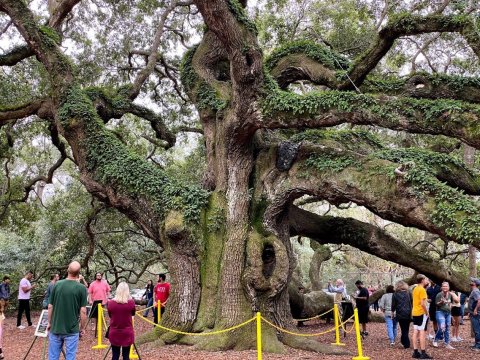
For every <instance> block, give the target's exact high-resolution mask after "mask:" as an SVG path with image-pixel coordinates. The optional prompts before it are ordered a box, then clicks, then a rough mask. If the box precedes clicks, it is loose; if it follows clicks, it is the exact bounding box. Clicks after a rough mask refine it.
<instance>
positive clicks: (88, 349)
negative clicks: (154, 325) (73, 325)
mask: <svg viewBox="0 0 480 360" xmlns="http://www.w3.org/2000/svg"><path fill="white" fill-rule="evenodd" d="M33 319H34V322H36V321H37V320H38V314H35V316H34V317H33ZM306 324H307V326H305V327H303V328H299V330H298V331H299V332H303V333H307V332H310V333H314V332H321V331H325V330H327V329H329V328H330V327H331V325H326V324H325V323H324V322H323V321H321V322H320V321H311V322H309V323H306ZM15 325H16V324H15V319H14V316H13V315H10V316H9V317H7V319H6V320H5V323H4V339H3V349H4V353H5V359H6V360H21V359H23V358H24V356H25V354H26V352H27V350H28V348H29V346H30V344H31V342H32V340H33V337H34V336H33V334H34V332H35V329H33V328H26V329H24V330H19V329H17V328H16V326H15ZM92 326H93V324H92V323H91V324H90V325H89V331H88V334H87V335H86V336H85V337H84V338H83V339H82V340H81V341H80V346H79V351H78V355H77V359H78V360H101V359H103V356H104V354H105V351H99V350H92V346H93V345H95V344H96V339H95V337H94V331H93V330H92ZM265 326H267V325H265ZM150 329H151V326H150V325H149V324H147V323H145V322H143V321H141V320H140V319H136V321H135V330H136V332H137V333H138V334H141V333H144V332H146V331H149V330H150ZM368 330H369V333H370V335H368V336H367V338H366V339H365V341H364V346H363V349H364V356H369V357H370V358H371V359H373V360H376V359H378V360H383V359H388V360H403V359H410V358H411V354H412V352H411V350H404V349H403V348H402V346H401V345H400V344H396V345H395V346H394V347H390V346H389V343H388V339H387V336H386V331H385V325H384V324H379V323H375V324H373V323H372V324H369V329H368ZM460 335H461V336H462V337H463V338H464V339H467V340H464V341H462V342H460V343H452V345H453V346H454V347H455V348H456V349H455V350H446V349H444V348H443V347H442V346H443V345H442V344H440V347H439V348H438V349H435V348H433V347H432V346H431V345H429V346H428V348H427V352H428V353H430V354H431V355H432V356H433V357H434V358H435V359H445V360H446V359H448V360H451V359H452V358H461V359H471V360H475V359H480V353H478V352H474V351H472V350H470V348H469V346H470V345H471V344H473V340H472V339H471V338H470V323H469V322H468V320H467V321H465V325H462V326H461V327H460ZM317 340H318V341H321V342H325V343H330V342H332V341H333V340H334V339H333V335H331V334H328V335H323V336H322V337H319V338H317ZM42 341H43V339H39V340H37V342H36V344H35V346H34V347H33V349H32V352H31V353H30V355H29V357H28V359H32V360H39V359H41V354H42ZM342 341H344V342H345V343H346V349H348V350H349V351H350V352H351V354H352V355H349V356H325V355H321V354H315V353H311V352H306V351H299V350H294V349H289V350H288V352H287V353H286V354H282V355H278V354H267V353H265V354H264V355H263V359H265V360H271V359H272V360H273V359H276V360H277V359H278V360H279V359H282V360H287V359H288V360H292V359H304V360H307V359H312V360H313V359H327V360H332V359H335V360H347V359H348V360H350V359H351V358H352V356H355V355H356V352H355V351H356V343H355V339H354V336H353V334H349V335H347V337H346V338H345V339H342ZM107 343H108V340H107ZM139 351H140V353H141V355H142V359H144V360H160V359H165V360H167V359H168V360H204V359H205V360H256V359H257V354H256V351H253V350H251V351H224V352H205V351H195V350H193V349H192V348H191V347H188V346H179V345H169V346H164V347H161V348H154V347H153V346H152V344H144V345H141V346H140V347H139ZM110 358H111V357H110V356H108V357H107V359H110Z"/></svg>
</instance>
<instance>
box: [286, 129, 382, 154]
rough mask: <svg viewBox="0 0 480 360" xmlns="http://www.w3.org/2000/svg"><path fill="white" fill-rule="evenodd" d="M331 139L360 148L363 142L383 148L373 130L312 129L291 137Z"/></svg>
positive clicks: (314, 140) (312, 140)
mask: <svg viewBox="0 0 480 360" xmlns="http://www.w3.org/2000/svg"><path fill="white" fill-rule="evenodd" d="M325 139H331V140H334V141H338V142H340V143H341V144H343V145H344V146H347V147H349V146H352V147H354V148H358V146H360V145H361V144H362V143H367V144H368V145H369V146H371V147H372V148H376V149H381V148H383V144H382V142H381V141H380V139H379V138H378V137H377V136H375V135H374V134H373V133H372V132H370V131H367V130H362V129H355V130H336V129H326V130H325V129H310V130H306V131H303V132H301V133H297V134H295V135H293V136H292V137H290V140H291V141H293V142H300V141H310V142H313V143H315V142H317V141H319V140H325Z"/></svg>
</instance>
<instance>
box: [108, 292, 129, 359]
mask: <svg viewBox="0 0 480 360" xmlns="http://www.w3.org/2000/svg"><path fill="white" fill-rule="evenodd" d="M107 310H108V315H109V316H110V330H109V334H108V340H109V341H110V344H111V345H112V360H119V359H120V351H121V353H122V357H123V360H128V359H129V354H130V346H132V345H133V343H134V340H135V339H134V332H133V321H132V316H134V315H135V302H134V301H133V299H132V297H131V296H130V289H129V288H128V284H127V283H126V282H121V283H120V284H118V286H117V291H116V292H115V297H114V298H113V299H112V300H110V301H108V303H107Z"/></svg>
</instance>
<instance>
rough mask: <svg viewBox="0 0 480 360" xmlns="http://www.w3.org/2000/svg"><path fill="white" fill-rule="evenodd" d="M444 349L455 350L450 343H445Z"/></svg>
mask: <svg viewBox="0 0 480 360" xmlns="http://www.w3.org/2000/svg"><path fill="white" fill-rule="evenodd" d="M445 349H448V350H455V348H454V347H453V346H452V345H450V344H447V345H445Z"/></svg>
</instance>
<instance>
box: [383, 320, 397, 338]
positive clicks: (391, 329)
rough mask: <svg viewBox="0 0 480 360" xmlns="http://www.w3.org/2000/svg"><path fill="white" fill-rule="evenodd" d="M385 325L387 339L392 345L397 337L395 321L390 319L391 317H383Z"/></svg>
mask: <svg viewBox="0 0 480 360" xmlns="http://www.w3.org/2000/svg"><path fill="white" fill-rule="evenodd" d="M385 324H387V334H388V338H389V339H390V342H391V343H393V342H395V338H396V337H397V319H395V318H393V319H392V316H385Z"/></svg>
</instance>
